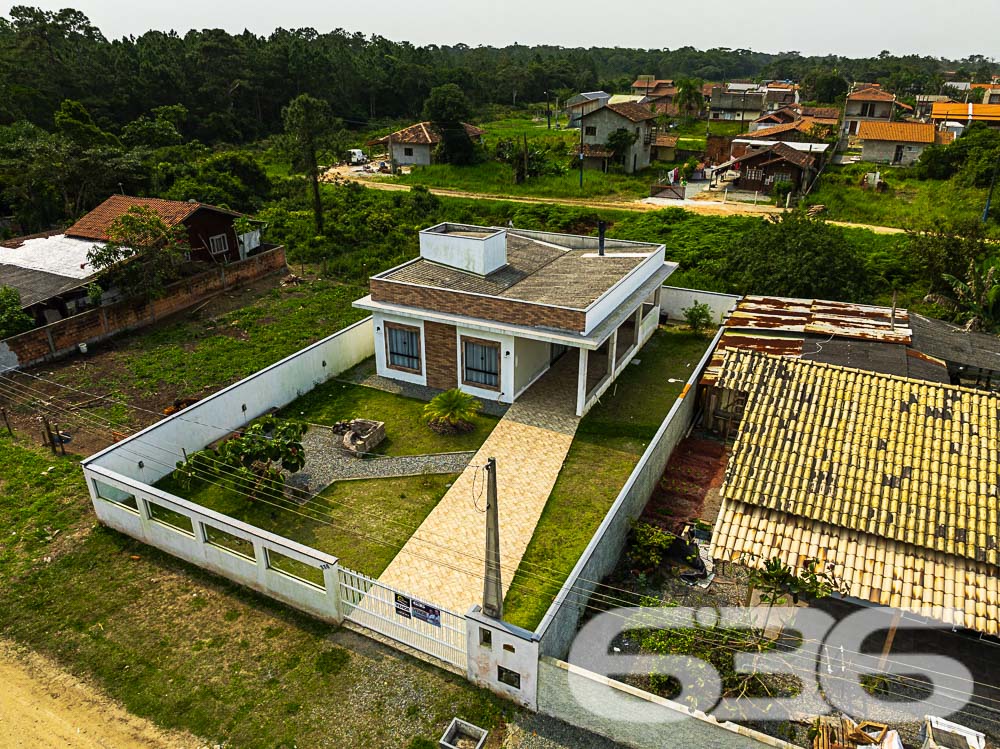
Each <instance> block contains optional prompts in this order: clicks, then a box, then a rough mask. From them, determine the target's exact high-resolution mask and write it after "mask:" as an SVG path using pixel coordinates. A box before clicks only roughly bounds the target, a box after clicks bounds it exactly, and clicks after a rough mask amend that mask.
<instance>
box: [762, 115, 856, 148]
mask: <svg viewBox="0 0 1000 749" xmlns="http://www.w3.org/2000/svg"><path fill="white" fill-rule="evenodd" d="M836 129H837V120H818V119H815V118H813V117H802V118H800V119H798V120H795V121H794V122H788V123H785V124H784V125H773V126H772V127H764V128H759V129H757V130H752V131H750V132H749V133H747V134H746V135H745V136H743V137H745V138H754V139H758V140H783V141H797V142H802V143H810V142H811V143H822V142H823V141H824V140H826V139H827V138H830V137H831V136H833V135H834V133H836Z"/></svg>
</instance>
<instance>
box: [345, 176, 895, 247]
mask: <svg viewBox="0 0 1000 749" xmlns="http://www.w3.org/2000/svg"><path fill="white" fill-rule="evenodd" d="M351 169H352V168H350V167H334V168H332V169H330V170H328V171H327V173H326V178H327V179H328V180H330V181H332V180H333V179H334V178H335V177H336V178H339V179H349V180H353V181H355V182H358V183H360V184H362V185H364V186H365V187H369V188H371V189H373V190H388V191H399V190H404V191H405V190H409V189H410V185H404V184H400V183H398V182H383V181H380V180H377V179H371V178H366V177H362V176H359V175H358V174H357V172H354V171H351ZM429 189H430V191H431V192H432V193H433V194H435V195H440V196H441V197H445V198H473V199H476V200H504V201H507V202H509V203H548V204H555V205H566V206H573V207H577V208H600V209H606V210H617V211H657V210H660V209H661V208H667V207H674V208H683V209H684V210H685V211H691V212H692V213H697V214H700V215H703V216H764V215H767V214H770V213H781V212H782V209H781V208H776V207H775V206H772V205H750V204H748V203H738V202H727V203H722V202H717V201H711V200H684V201H680V200H658V201H657V202H655V203H654V202H645V201H642V200H629V201H625V200H621V201H616V200H594V199H591V198H533V197H525V196H512V195H491V194H489V193H476V192H465V191H464V190H448V189H444V188H440V187H431V188H429ZM827 223H829V224H832V225H834V226H842V227H844V228H846V229H868V230H869V231H872V232H875V233H876V234H903V233H905V230H903V229H898V228H896V227H894V226H876V225H872V224H853V223H850V222H848V221H828V222H827Z"/></svg>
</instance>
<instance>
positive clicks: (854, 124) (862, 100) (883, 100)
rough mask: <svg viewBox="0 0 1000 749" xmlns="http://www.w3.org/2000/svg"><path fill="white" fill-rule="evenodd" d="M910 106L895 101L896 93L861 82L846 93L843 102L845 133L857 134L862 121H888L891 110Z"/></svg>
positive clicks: (890, 118) (909, 108)
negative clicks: (845, 98) (845, 99)
mask: <svg viewBox="0 0 1000 749" xmlns="http://www.w3.org/2000/svg"><path fill="white" fill-rule="evenodd" d="M911 109H912V108H911V107H910V106H909V105H907V104H903V103H902V102H899V101H896V95H895V94H890V93H889V92H888V91H883V90H882V88H881V87H880V86H877V85H875V84H861V85H860V86H858V85H857V84H856V87H855V89H854V90H853V91H851V93H849V94H848V95H847V101H846V102H845V104H844V128H843V132H844V134H845V135H857V134H858V128H859V127H860V126H861V123H862V122H889V121H891V120H892V116H893V112H895V111H897V110H911Z"/></svg>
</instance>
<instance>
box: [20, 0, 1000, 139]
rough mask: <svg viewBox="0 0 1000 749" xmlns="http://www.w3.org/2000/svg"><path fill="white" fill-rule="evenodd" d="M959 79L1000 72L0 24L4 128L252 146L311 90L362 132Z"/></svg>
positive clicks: (748, 53) (338, 35)
mask: <svg viewBox="0 0 1000 749" xmlns="http://www.w3.org/2000/svg"><path fill="white" fill-rule="evenodd" d="M949 71H954V72H955V73H956V74H957V75H956V78H957V79H958V80H968V79H970V78H975V79H977V80H984V79H986V80H988V78H989V76H990V75H992V74H993V73H995V72H996V71H997V65H996V63H995V62H994V61H993V60H992V59H989V58H986V57H984V56H982V55H970V56H969V57H967V58H965V59H961V60H950V59H943V58H937V57H931V56H920V55H903V56H895V55H891V54H889V53H888V52H883V53H881V54H879V55H878V56H875V57H869V58H849V57H845V56H839V55H824V56H805V55H801V54H799V53H798V52H781V53H769V52H756V51H753V50H748V49H736V50H734V49H727V48H715V49H705V50H701V49H697V48H695V47H693V46H685V47H680V48H677V49H672V50H671V49H659V50H656V49H638V48H627V47H590V48H566V47H560V46H553V45H536V46H525V45H510V46H506V47H492V46H476V47H471V46H468V45H465V44H460V43H459V44H455V45H444V46H440V45H424V46H416V45H413V44H410V43H409V42H395V41H392V40H389V39H386V38H384V37H381V36H377V35H372V36H365V35H364V34H362V33H360V32H353V33H352V32H347V31H344V30H342V29H337V30H334V31H331V32H327V33H320V32H318V31H316V30H315V29H309V28H304V29H280V28H279V29H276V30H275V31H273V32H272V33H270V34H268V35H266V36H263V35H258V34H254V33H251V32H249V31H244V32H242V33H239V34H231V33H228V32H226V31H223V30H221V29H203V30H192V31H188V32H186V33H184V34H183V35H181V34H178V33H176V32H162V31H148V32H146V33H144V34H141V35H139V36H129V37H122V38H120V39H111V40H109V39H108V38H106V37H105V36H104V35H103V34H102V33H101V31H100V29H99V28H97V27H96V26H95V25H93V24H92V23H91V22H90V20H89V19H88V18H87V16H86V15H84V14H83V13H81V12H79V11H76V10H72V9H64V10H60V11H45V10H41V9H39V8H34V7H30V6H15V7H13V8H11V11H10V13H9V16H8V17H0V125H10V124H13V123H15V122H19V121H27V122H30V123H32V124H34V125H37V126H39V127H43V128H46V129H50V128H51V127H52V124H53V117H54V115H55V113H56V112H57V111H58V110H59V108H60V106H61V105H62V102H63V101H65V100H67V99H68V100H73V101H78V102H80V103H81V104H83V106H84V107H85V108H86V109H87V111H88V112H90V114H91V116H92V117H93V118H94V120H95V122H97V123H98V124H99V125H100V126H101V127H102V128H104V129H107V130H109V131H112V132H116V131H118V130H120V129H121V128H122V127H123V126H124V125H125V124H127V123H129V122H132V121H134V120H135V119H137V118H138V117H141V116H144V115H148V114H149V113H150V112H151V111H152V110H153V109H155V108H157V107H162V106H169V105H174V104H181V105H183V106H184V107H185V108H186V109H187V110H188V112H189V113H190V117H189V118H188V120H187V123H186V124H185V125H184V128H185V132H184V133H183V135H184V136H185V137H187V138H197V139H199V140H201V141H202V142H205V143H209V144H213V143H219V142H224V143H234V144H236V143H245V142H249V141H253V140H256V139H260V138H263V137H267V136H269V135H272V134H274V133H277V132H279V131H280V130H281V111H282V109H283V108H284V107H285V106H286V105H287V104H288V102H289V101H290V100H291V99H293V98H295V97H296V96H297V95H299V94H302V93H308V94H311V95H312V96H315V97H317V98H321V99H324V100H326V101H327V102H329V104H330V108H331V111H332V114H333V115H334V116H335V117H337V118H340V119H341V120H343V122H344V124H345V125H347V126H348V127H353V128H360V127H365V126H378V125H379V124H382V123H386V122H390V121H393V120H398V119H404V118H415V117H418V116H419V114H420V111H421V108H422V106H423V102H424V100H425V99H426V98H427V95H428V94H429V93H430V90H431V89H432V88H434V87H435V86H439V85H442V84H445V83H455V84H457V85H458V86H460V87H461V88H462V90H463V91H464V92H465V93H466V95H467V97H468V98H469V101H470V102H471V103H472V104H473V105H474V106H476V107H481V108H485V107H487V106H490V105H516V104H521V103H529V102H531V103H537V102H540V101H544V100H545V98H546V92H549V96H550V97H551V98H559V99H564V98H565V97H566V96H569V95H572V94H573V93H577V92H579V91H586V90H595V89H602V88H603V89H605V90H609V91H612V92H622V91H623V90H627V88H628V85H629V84H630V83H631V81H632V80H633V79H634V78H635V77H636V76H638V75H653V76H656V77H658V78H693V79H699V80H702V81H718V82H722V81H726V80H734V79H761V78H774V79H792V80H796V81H799V82H801V83H802V84H803V87H804V89H805V94H806V98H810V94H812V93H814V92H816V91H817V90H819V91H822V90H823V88H822V87H819V88H818V89H817V85H818V84H817V83H816V82H817V81H819V80H821V79H824V78H826V79H827V80H828V79H829V77H830V75H831V74H833V75H835V76H839V77H841V78H842V79H843V80H844V81H846V82H848V83H850V82H854V81H866V82H874V83H880V84H882V85H883V86H884V87H885V88H886V89H888V90H891V91H894V92H896V93H897V94H900V95H901V96H913V95H915V94H917V93H928V92H930V93H936V92H937V91H938V90H940V88H941V87H942V85H944V84H945V82H946V77H945V73H946V72H949Z"/></svg>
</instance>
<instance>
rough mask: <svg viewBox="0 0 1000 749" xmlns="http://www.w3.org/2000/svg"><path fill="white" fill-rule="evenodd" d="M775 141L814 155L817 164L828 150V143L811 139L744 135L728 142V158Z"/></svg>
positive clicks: (733, 157) (736, 156)
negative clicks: (801, 139) (769, 138)
mask: <svg viewBox="0 0 1000 749" xmlns="http://www.w3.org/2000/svg"><path fill="white" fill-rule="evenodd" d="M776 143H784V144H785V145H786V146H788V147H789V148H792V149H794V150H796V151H799V152H800V153H807V154H812V155H813V156H815V157H816V160H817V165H818V164H821V163H822V162H823V161H825V160H826V155H827V152H828V151H829V150H830V147H831V146H830V144H829V143H815V142H812V141H803V142H800V141H795V140H785V141H783V140H781V139H780V138H775V139H774V140H760V139H758V138H754V137H751V136H746V137H743V138H733V139H732V141H730V144H729V156H728V158H730V159H738V158H740V157H741V156H743V155H744V154H747V153H753V152H754V151H759V150H761V149H762V148H769V147H770V146H773V145H774V144H776Z"/></svg>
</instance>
